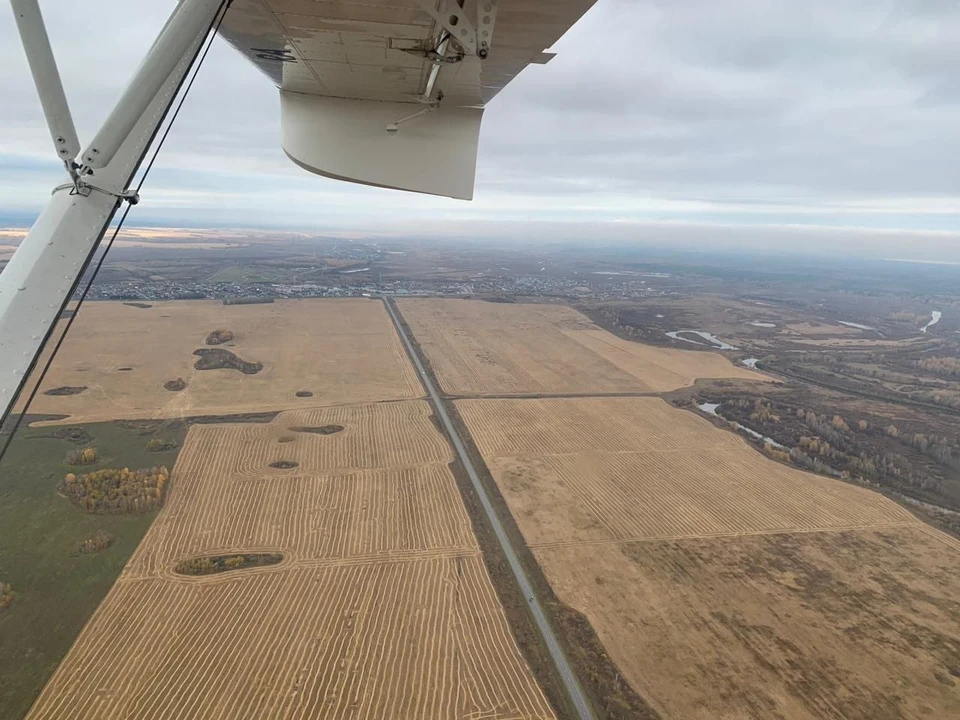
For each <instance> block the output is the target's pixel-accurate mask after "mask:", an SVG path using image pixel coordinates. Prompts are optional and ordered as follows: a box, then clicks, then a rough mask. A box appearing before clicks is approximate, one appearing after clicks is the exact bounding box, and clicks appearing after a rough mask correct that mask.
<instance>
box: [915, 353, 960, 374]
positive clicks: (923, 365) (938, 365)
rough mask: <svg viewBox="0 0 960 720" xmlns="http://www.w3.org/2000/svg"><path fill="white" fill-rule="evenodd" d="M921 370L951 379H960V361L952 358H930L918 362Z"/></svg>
mask: <svg viewBox="0 0 960 720" xmlns="http://www.w3.org/2000/svg"><path fill="white" fill-rule="evenodd" d="M917 367H918V368H920V369H921V370H926V371H927V372H930V373H933V374H934V375H940V376H942V377H947V378H951V379H955V378H960V359H957V358H952V357H928V358H923V359H921V360H917Z"/></svg>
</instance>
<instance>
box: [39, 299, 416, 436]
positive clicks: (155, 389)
mask: <svg viewBox="0 0 960 720" xmlns="http://www.w3.org/2000/svg"><path fill="white" fill-rule="evenodd" d="M217 327H229V328H230V330H231V332H233V334H234V338H233V340H231V341H230V343H229V347H230V352H232V353H234V354H235V355H237V356H238V357H239V358H241V359H242V360H244V361H246V362H247V363H251V364H253V366H256V364H257V363H263V369H262V370H260V371H259V372H257V373H256V374H252V375H244V374H242V373H241V372H238V370H235V369H231V368H225V369H213V370H199V369H196V368H195V367H194V363H196V362H197V357H196V356H195V355H194V354H193V353H194V352H195V351H197V350H204V351H205V352H207V353H209V352H211V351H210V350H209V349H206V348H205V343H206V340H207V336H208V334H209V333H210V329H211V328H217ZM202 361H203V358H201V362H202ZM121 368H133V369H132V370H129V369H128V370H123V371H121ZM174 378H182V379H183V380H184V381H185V384H186V387H185V389H184V390H181V391H179V392H170V391H168V390H165V389H164V384H165V383H166V382H167V381H170V380H171V379H174ZM64 386H68V387H69V386H74V387H76V386H87V390H85V391H84V392H83V393H82V394H80V395H78V396H72V397H71V396H62V397H50V396H47V395H44V394H43V393H42V392H41V393H40V394H39V395H38V396H37V399H36V400H35V401H34V404H33V408H32V411H33V412H34V413H38V414H66V415H70V419H69V422H70V423H72V424H76V423H80V422H91V421H97V420H108V419H146V418H176V417H183V416H186V415H223V414H231V413H245V412H256V411H258V410H282V409H286V408H295V407H302V406H303V405H304V400H302V399H298V398H297V397H296V393H297V391H299V390H302V389H303V388H304V387H309V388H311V390H312V392H313V393H314V396H313V397H312V399H311V400H310V401H309V403H310V404H311V405H331V404H337V403H346V402H365V401H374V400H390V399H404V398H413V397H419V396H420V395H421V394H422V389H421V387H420V384H419V382H418V380H417V377H416V374H415V373H414V371H413V369H412V367H411V366H410V363H409V361H408V359H407V357H406V355H405V354H404V352H403V348H402V347H401V345H400V341H399V339H398V338H397V336H396V333H395V332H394V330H393V327H392V325H391V323H390V319H389V317H388V316H387V314H386V312H385V311H384V309H383V306H382V304H381V303H380V302H378V301H375V300H368V299H343V300H340V299H330V300H325V299H324V300H289V301H278V302H275V303H272V304H261V305H230V306H225V305H223V304H221V303H219V302H214V301H206V300H197V301H169V302H156V303H154V304H153V307H151V308H149V309H139V308H134V307H129V306H127V305H125V304H124V303H122V302H95V303H89V304H88V305H87V306H85V307H84V309H83V311H82V312H81V313H80V315H79V316H78V318H77V320H76V322H75V324H74V327H73V329H72V330H71V331H70V335H69V336H68V338H67V340H66V342H65V343H64V345H63V348H62V349H61V351H60V353H59V355H58V357H57V360H56V362H54V364H53V367H52V368H51V371H50V373H49V374H48V376H47V379H46V381H45V383H44V386H43V390H50V389H54V388H57V387H64Z"/></svg>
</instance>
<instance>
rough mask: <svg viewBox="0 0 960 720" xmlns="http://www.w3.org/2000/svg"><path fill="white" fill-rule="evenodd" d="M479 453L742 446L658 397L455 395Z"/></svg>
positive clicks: (541, 453)
mask: <svg viewBox="0 0 960 720" xmlns="http://www.w3.org/2000/svg"><path fill="white" fill-rule="evenodd" d="M456 405H457V409H458V410H459V411H460V414H461V415H462V416H463V419H464V421H465V422H466V423H467V425H468V426H469V428H470V433H471V435H472V436H473V438H474V441H475V442H476V443H477V447H478V448H479V449H480V452H481V453H483V455H484V457H487V456H495V457H502V456H505V455H520V454H530V453H534V454H539V455H550V454H556V453H567V454H569V453H578V452H644V451H653V450H687V449H693V448H705V447H743V442H742V441H740V440H739V439H738V438H737V437H736V436H735V435H732V434H731V433H727V432H722V431H719V430H714V428H713V426H712V425H710V423H709V422H707V421H706V420H704V419H702V418H698V417H696V416H695V415H693V414H692V413H687V412H680V411H677V410H675V409H673V408H671V407H670V406H669V405H667V404H666V403H665V402H663V401H662V400H660V399H659V398H575V399H574V398H543V399H524V400H458V401H457V403H456Z"/></svg>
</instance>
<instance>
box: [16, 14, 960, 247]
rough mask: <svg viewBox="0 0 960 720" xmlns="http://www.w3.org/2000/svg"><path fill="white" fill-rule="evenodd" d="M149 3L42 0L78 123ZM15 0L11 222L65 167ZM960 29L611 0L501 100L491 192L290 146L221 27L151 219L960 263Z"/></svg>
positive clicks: (122, 74) (136, 217) (28, 214)
mask: <svg viewBox="0 0 960 720" xmlns="http://www.w3.org/2000/svg"><path fill="white" fill-rule="evenodd" d="M136 5H137V8H136V12H129V6H130V3H129V2H120V0H90V2H87V3H84V6H83V9H82V10H80V9H77V8H73V7H70V8H66V9H63V8H61V9H60V11H58V12H53V8H52V7H51V8H45V9H46V10H47V22H48V25H49V30H50V35H51V38H52V41H53V45H54V48H55V51H56V52H57V55H58V57H59V58H60V59H61V61H62V63H63V66H62V68H61V70H62V72H63V76H64V82H65V85H66V89H67V94H68V96H69V98H70V100H71V103H72V105H73V109H74V113H75V115H76V118H77V124H78V127H79V129H80V133H81V139H89V138H90V137H91V136H92V134H93V132H94V131H95V130H96V128H97V126H98V123H99V121H100V120H101V119H102V117H103V114H104V112H105V109H106V108H107V107H109V106H110V104H111V103H112V102H113V100H114V99H115V98H116V97H117V95H118V94H119V93H120V91H121V90H122V87H123V85H124V84H125V82H126V80H127V77H128V73H129V72H132V69H133V68H134V67H135V66H136V64H137V62H138V61H139V59H140V58H141V57H142V54H143V52H144V51H145V49H146V48H147V47H148V46H149V44H150V42H151V41H152V38H153V36H154V35H155V33H156V31H157V30H158V29H159V28H160V26H161V25H162V23H163V21H164V19H165V15H166V14H167V13H168V12H169V11H170V9H171V7H172V4H171V3H157V2H140V3H136ZM10 12H11V11H10V9H9V7H8V6H5V7H4V8H3V9H0V86H2V88H3V93H4V102H3V104H2V106H0V224H6V225H24V224H29V222H30V219H31V218H32V217H34V216H35V214H36V213H37V212H38V211H39V209H40V208H41V207H42V204H43V203H44V202H45V201H46V199H47V198H48V197H49V191H50V188H51V187H52V186H53V185H55V184H57V183H58V182H59V181H60V171H59V169H58V167H57V162H56V160H55V159H54V158H53V154H52V151H51V150H50V148H49V144H50V142H49V137H48V136H47V131H46V128H45V126H44V123H43V117H42V113H41V112H40V107H39V102H38V100H37V99H36V96H35V92H34V90H33V87H32V84H31V80H30V75H29V71H28V69H27V66H26V61H25V59H24V57H23V51H22V48H21V47H20V43H19V39H18V38H17V37H16V31H15V27H14V23H13V22H12V17H11V16H10ZM4 13H6V16H4ZM117 18H123V24H124V32H123V33H110V34H106V35H103V34H102V28H103V27H105V26H110V24H111V23H115V22H116V19H117ZM958 36H960V4H958V3H955V2H947V1H946V0H944V1H938V0H913V1H911V2H898V1H894V2H887V3H875V2H869V1H868V0H848V1H847V2H843V3H836V2H830V1H829V0H811V2H807V3H796V2H792V1H791V0H777V1H773V0H770V1H768V2H763V1H762V0H730V1H729V2H724V3H716V2H707V1H706V0H675V1H673V2H666V1H662V2H660V1H657V0H599V1H598V3H597V5H596V6H595V7H594V9H593V10H591V11H590V12H589V13H588V14H587V15H586V16H585V17H584V19H583V20H582V21H581V23H580V24H578V25H577V26H576V27H575V28H574V29H573V30H571V31H570V32H569V33H568V34H567V36H565V37H564V38H563V39H562V40H561V41H560V42H559V43H558V44H557V46H556V47H555V48H554V49H555V50H556V51H557V52H558V55H557V57H556V58H555V59H554V60H553V61H552V62H551V63H550V64H549V65H546V66H534V67H531V68H528V69H527V70H526V71H525V72H524V73H523V74H522V75H521V76H520V77H519V78H518V79H517V80H516V81H515V82H514V83H512V84H511V85H510V86H509V87H508V88H507V89H506V90H505V91H504V92H503V93H502V94H501V95H500V96H499V97H497V98H496V99H495V100H494V101H493V102H492V103H491V105H490V106H489V108H488V110H487V113H486V116H485V119H484V126H483V133H482V137H481V148H480V161H479V167H478V179H477V193H476V200H475V201H474V202H473V203H464V202H459V201H452V200H444V199H438V198H431V197H426V196H417V195H411V194H406V193H398V192H394V191H386V190H378V189H375V188H365V187H359V186H354V185H348V184H344V183H338V182H335V181H331V180H326V179H322V178H318V177H314V176H311V175H309V174H307V173H305V172H304V171H302V170H300V169H299V168H297V167H295V166H293V165H292V164H291V163H290V162H289V160H287V158H286V157H285V156H284V155H283V152H282V150H281V149H280V146H279V127H278V125H279V112H278V103H277V93H276V90H275V89H274V88H273V87H272V86H271V85H270V83H269V82H268V81H267V80H266V79H265V78H263V77H261V76H260V75H259V73H258V72H257V71H256V70H254V69H253V68H252V67H251V66H249V65H248V64H247V63H246V62H245V61H244V60H243V59H242V58H241V57H240V56H239V55H237V54H236V53H235V52H234V51H232V50H231V49H230V48H228V47H227V46H226V45H225V44H224V43H222V42H217V44H216V45H215V48H214V50H213V51H212V52H211V54H210V57H209V58H208V60H207V63H206V65H205V66H204V68H203V72H202V74H201V76H200V78H199V80H198V81H197V83H196V85H195V87H194V90H193V92H192V94H191V96H190V98H189V100H188V102H187V105H186V107H185V109H184V111H183V113H182V114H181V117H180V119H179V120H178V123H177V126H176V128H175V130H174V132H173V133H172V134H171V137H170V140H169V141H168V143H167V145H166V146H165V147H164V151H163V154H162V155H161V158H160V160H159V161H158V163H157V166H156V168H155V170H154V172H153V174H152V175H151V177H150V179H149V182H148V184H147V188H146V190H145V191H144V193H143V200H144V202H143V204H141V206H139V207H138V208H137V209H136V211H135V212H134V213H133V214H132V216H131V222H134V223H136V224H139V225H149V224H155V223H156V224H167V225H179V226H218V225H227V226H232V227H236V226H237V225H244V226H250V227H265V226H271V227H273V226H275V227H288V228H303V229H309V230H312V231H317V232H350V233H356V234H359V235H364V236H374V237H376V236H393V235H403V236H416V235H420V234H422V235H426V236H443V237H447V238H462V239H463V240H468V241H470V242H479V241H483V240H485V239H500V240H507V241H523V242H558V241H559V242H571V241H572V242H589V241H597V242H616V243H620V242H623V243H645V244H646V243H655V244H677V245H678V246H684V247H687V246H689V247H709V248H714V249H719V248H722V247H731V248H740V249H744V248H769V249H782V250H788V251H795V252H817V253H831V254H835V253H838V254H846V255H858V254H863V255H869V256H871V257H889V258H906V259H923V260H937V261H958V260H960V169H958V165H957V163H956V158H957V157H958V147H957V145H958V132H957V128H958V127H960V81H958V79H957V77H958V76H957V74H956V68H957V67H958V66H960V44H958V43H957V42H956V38H957V37H958ZM91 38H98V40H97V48H98V49H97V50H96V51H94V50H93V49H92V48H91V44H90V39H91ZM495 49H496V45H495V43H494V51H495ZM81 60H82V62H81ZM118 68H119V69H120V70H119V71H118V70H117V69H118ZM225 110H229V112H225Z"/></svg>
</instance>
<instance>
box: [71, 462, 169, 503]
mask: <svg viewBox="0 0 960 720" xmlns="http://www.w3.org/2000/svg"><path fill="white" fill-rule="evenodd" d="M169 479H170V472H169V471H168V470H167V468H166V467H153V468H147V469H144V470H131V469H130V468H122V469H120V470H117V469H113V468H105V469H103V470H96V471H94V472H91V473H86V474H85V475H79V476H78V475H74V474H73V473H67V475H66V476H65V477H64V479H63V482H62V483H61V484H60V491H61V492H62V493H63V494H64V495H66V496H67V497H68V498H70V500H72V501H73V502H74V503H75V504H77V505H79V506H80V507H81V508H83V509H84V510H86V511H87V512H91V513H144V512H149V511H150V510H154V509H156V508H159V507H160V505H161V504H162V503H163V491H164V488H165V487H166V485H167V482H168V481H169Z"/></svg>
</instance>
